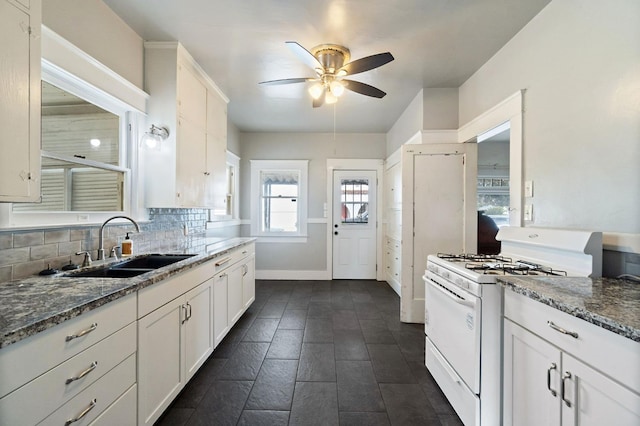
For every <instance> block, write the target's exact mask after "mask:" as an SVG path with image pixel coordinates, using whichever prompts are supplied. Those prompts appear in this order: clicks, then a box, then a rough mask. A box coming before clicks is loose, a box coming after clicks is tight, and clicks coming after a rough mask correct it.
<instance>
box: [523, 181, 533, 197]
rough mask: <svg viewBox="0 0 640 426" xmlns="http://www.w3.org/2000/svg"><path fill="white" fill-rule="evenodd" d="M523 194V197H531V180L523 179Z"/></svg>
mask: <svg viewBox="0 0 640 426" xmlns="http://www.w3.org/2000/svg"><path fill="white" fill-rule="evenodd" d="M524 196H525V197H529V198H531V197H533V181H532V180H525V181H524Z"/></svg>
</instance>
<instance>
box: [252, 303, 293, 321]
mask: <svg viewBox="0 0 640 426" xmlns="http://www.w3.org/2000/svg"><path fill="white" fill-rule="evenodd" d="M286 306H287V302H272V301H268V302H267V303H265V304H264V306H263V307H262V309H261V310H260V313H259V314H258V318H280V317H282V314H283V313H284V308H285V307H286Z"/></svg>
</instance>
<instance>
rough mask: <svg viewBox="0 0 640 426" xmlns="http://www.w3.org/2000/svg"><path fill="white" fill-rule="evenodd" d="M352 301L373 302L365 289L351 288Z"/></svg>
mask: <svg viewBox="0 0 640 426" xmlns="http://www.w3.org/2000/svg"><path fill="white" fill-rule="evenodd" d="M351 300H353V303H373V298H372V297H371V295H370V294H369V292H368V291H366V290H351Z"/></svg>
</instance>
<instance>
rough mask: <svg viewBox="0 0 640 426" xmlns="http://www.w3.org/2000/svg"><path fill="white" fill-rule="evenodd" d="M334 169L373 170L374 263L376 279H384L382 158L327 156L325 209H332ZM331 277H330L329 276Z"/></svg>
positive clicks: (330, 259) (329, 255)
mask: <svg viewBox="0 0 640 426" xmlns="http://www.w3.org/2000/svg"><path fill="white" fill-rule="evenodd" d="M334 170H375V171H376V177H377V179H376V180H377V188H376V194H378V195H377V199H378V201H377V202H376V217H377V221H378V226H376V264H377V265H378V268H377V271H376V280H378V281H384V268H383V262H382V251H383V249H382V228H383V227H382V219H383V212H382V204H383V201H384V200H383V191H384V160H379V159H351V158H328V159H327V195H326V196H327V198H326V200H327V211H328V212H329V209H332V206H331V204H332V200H333V171H334ZM332 214H333V210H331V212H330V213H327V215H328V216H329V217H331V215H332ZM327 223H330V219H327ZM331 229H332V228H331V226H327V270H328V271H329V276H330V277H332V276H333V274H332V272H331V271H333V239H332V231H331ZM329 279H331V278H329Z"/></svg>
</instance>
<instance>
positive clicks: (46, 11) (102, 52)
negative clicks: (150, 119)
mask: <svg viewBox="0 0 640 426" xmlns="http://www.w3.org/2000/svg"><path fill="white" fill-rule="evenodd" d="M42 23H43V24H44V25H46V26H47V27H49V28H50V29H52V30H53V31H55V32H56V33H58V34H59V35H60V36H62V37H64V38H65V39H66V40H68V41H69V42H71V43H73V44H74V45H76V46H77V47H78V48H80V49H81V50H83V51H84V52H86V53H87V54H89V55H91V56H92V57H93V58H95V59H97V60H98V61H100V62H101V63H103V64H104V65H106V66H107V67H108V68H110V69H111V70H113V71H115V72H116V73H118V74H119V75H121V76H122V77H124V78H125V79H127V80H128V81H129V82H131V83H133V84H135V85H136V86H137V87H138V88H140V89H142V87H143V55H144V50H143V40H142V38H140V36H138V34H136V33H135V32H134V31H133V30H132V29H131V28H130V27H129V26H128V25H127V24H125V23H124V21H123V20H122V19H121V18H120V17H119V16H118V15H116V14H115V13H114V12H113V11H112V10H111V9H109V7H107V5H105V4H104V3H103V2H102V1H101V0H44V1H43V2H42Z"/></svg>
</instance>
